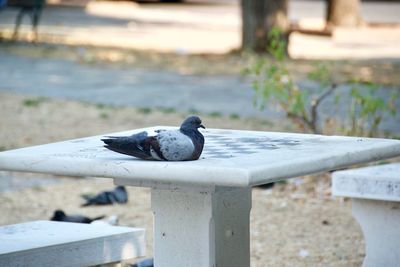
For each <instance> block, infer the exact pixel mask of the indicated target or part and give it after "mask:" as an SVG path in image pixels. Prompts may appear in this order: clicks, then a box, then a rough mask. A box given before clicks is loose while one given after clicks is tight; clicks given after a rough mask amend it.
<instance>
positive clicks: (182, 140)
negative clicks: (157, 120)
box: [101, 116, 205, 161]
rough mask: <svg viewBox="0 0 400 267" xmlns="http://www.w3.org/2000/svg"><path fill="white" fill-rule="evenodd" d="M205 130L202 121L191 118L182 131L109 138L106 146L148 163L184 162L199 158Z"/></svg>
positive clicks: (195, 117) (185, 121) (194, 117)
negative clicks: (150, 161) (153, 161)
mask: <svg viewBox="0 0 400 267" xmlns="http://www.w3.org/2000/svg"><path fill="white" fill-rule="evenodd" d="M199 128H203V129H205V127H204V126H203V125H202V124H201V119H200V118H199V117H197V116H190V117H188V118H187V119H185V120H184V121H183V123H182V125H181V127H180V128H179V129H174V130H162V129H161V130H157V131H156V135H153V136H150V135H149V133H148V132H140V133H137V134H133V135H131V136H121V137H119V136H107V137H108V138H104V139H101V140H102V141H103V142H104V143H105V144H106V145H105V146H104V147H106V148H108V149H110V150H112V151H115V152H118V153H122V154H126V155H130V156H133V157H137V158H140V159H147V160H167V161H184V160H197V159H199V157H200V155H201V152H202V151H203V146H204V136H203V135H202V134H201V133H200V132H199Z"/></svg>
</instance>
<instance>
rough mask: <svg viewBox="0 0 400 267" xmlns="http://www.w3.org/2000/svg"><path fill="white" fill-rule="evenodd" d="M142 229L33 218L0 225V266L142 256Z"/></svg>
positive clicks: (71, 263)
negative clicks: (29, 220) (36, 219)
mask: <svg viewBox="0 0 400 267" xmlns="http://www.w3.org/2000/svg"><path fill="white" fill-rule="evenodd" d="M145 249H146V245H145V230H144V229H141V228H128V227H119V226H105V225H90V224H79V223H66V222H52V221H34V222H26V223H21V224H14V225H6V226H1V227H0V266H43V267H45V266H49V267H50V266H92V265H99V264H106V263H113V262H119V261H122V260H128V259H132V258H136V257H142V256H145Z"/></svg>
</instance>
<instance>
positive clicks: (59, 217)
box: [50, 210, 105, 223]
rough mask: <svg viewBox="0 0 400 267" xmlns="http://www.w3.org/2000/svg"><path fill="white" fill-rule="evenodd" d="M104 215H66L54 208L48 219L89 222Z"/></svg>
mask: <svg viewBox="0 0 400 267" xmlns="http://www.w3.org/2000/svg"><path fill="white" fill-rule="evenodd" d="M104 217H105V216H99V217H96V218H88V217H85V216H82V215H67V214H65V212H64V211H62V210H56V211H55V212H54V214H53V217H52V218H51V219H50V220H51V221H56V222H73V223H91V222H93V221H96V220H100V219H103V218H104Z"/></svg>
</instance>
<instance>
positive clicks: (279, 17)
mask: <svg viewBox="0 0 400 267" xmlns="http://www.w3.org/2000/svg"><path fill="white" fill-rule="evenodd" d="M287 4H288V0H241V8H242V23H243V24H242V49H250V50H253V51H257V52H266V51H267V47H268V33H269V32H270V31H271V29H273V28H275V27H276V28H278V29H280V30H281V32H282V38H283V39H284V40H285V41H286V43H287V34H288V29H289V22H288V18H287V7H288V5H287Z"/></svg>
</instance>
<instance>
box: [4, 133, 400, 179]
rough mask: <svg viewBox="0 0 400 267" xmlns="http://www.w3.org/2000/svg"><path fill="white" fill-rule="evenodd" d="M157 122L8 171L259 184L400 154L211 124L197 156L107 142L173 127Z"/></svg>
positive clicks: (395, 149)
mask: <svg viewBox="0 0 400 267" xmlns="http://www.w3.org/2000/svg"><path fill="white" fill-rule="evenodd" d="M172 128H174V127H167V126H157V127H151V128H144V129H137V130H132V131H126V132H119V133H112V134H105V135H99V136H92V137H87V138H80V139H74V140H68V141H64V142H57V143H52V144H46V145H39V146H33V147H27V148H21V149H16V150H10V151H4V152H1V153H0V170H10V171H26V172H42V173H51V174H57V175H67V176H68V175H69V176H96V177H109V178H114V179H115V180H116V183H119V184H125V185H134V186H157V185H159V186H161V185H177V184H178V185H189V186H192V185H196V186H234V187H245V186H255V185H259V184H264V183H268V182H273V181H277V180H280V179H284V178H291V177H296V176H301V175H306V174H311V173H316V172H321V171H327V170H334V169H339V168H342V167H346V166H350V165H353V164H357V163H364V162H371V161H377V160H381V159H385V158H391V157H396V156H400V141H399V140H391V139H378V138H360V137H343V136H323V135H311V134H294V133H280V132H257V131H238V130H223V129H207V130H204V131H202V133H203V134H204V136H205V140H206V141H205V146H204V150H203V154H202V155H201V157H200V159H199V160H196V161H180V162H167V161H147V160H140V159H136V158H134V157H130V156H127V155H123V154H119V153H115V152H113V151H110V150H108V149H106V148H104V147H103V142H102V141H101V140H100V139H101V138H102V137H104V136H107V135H112V136H124V135H130V134H133V133H137V132H139V131H143V130H146V131H154V130H156V129H172Z"/></svg>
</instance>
